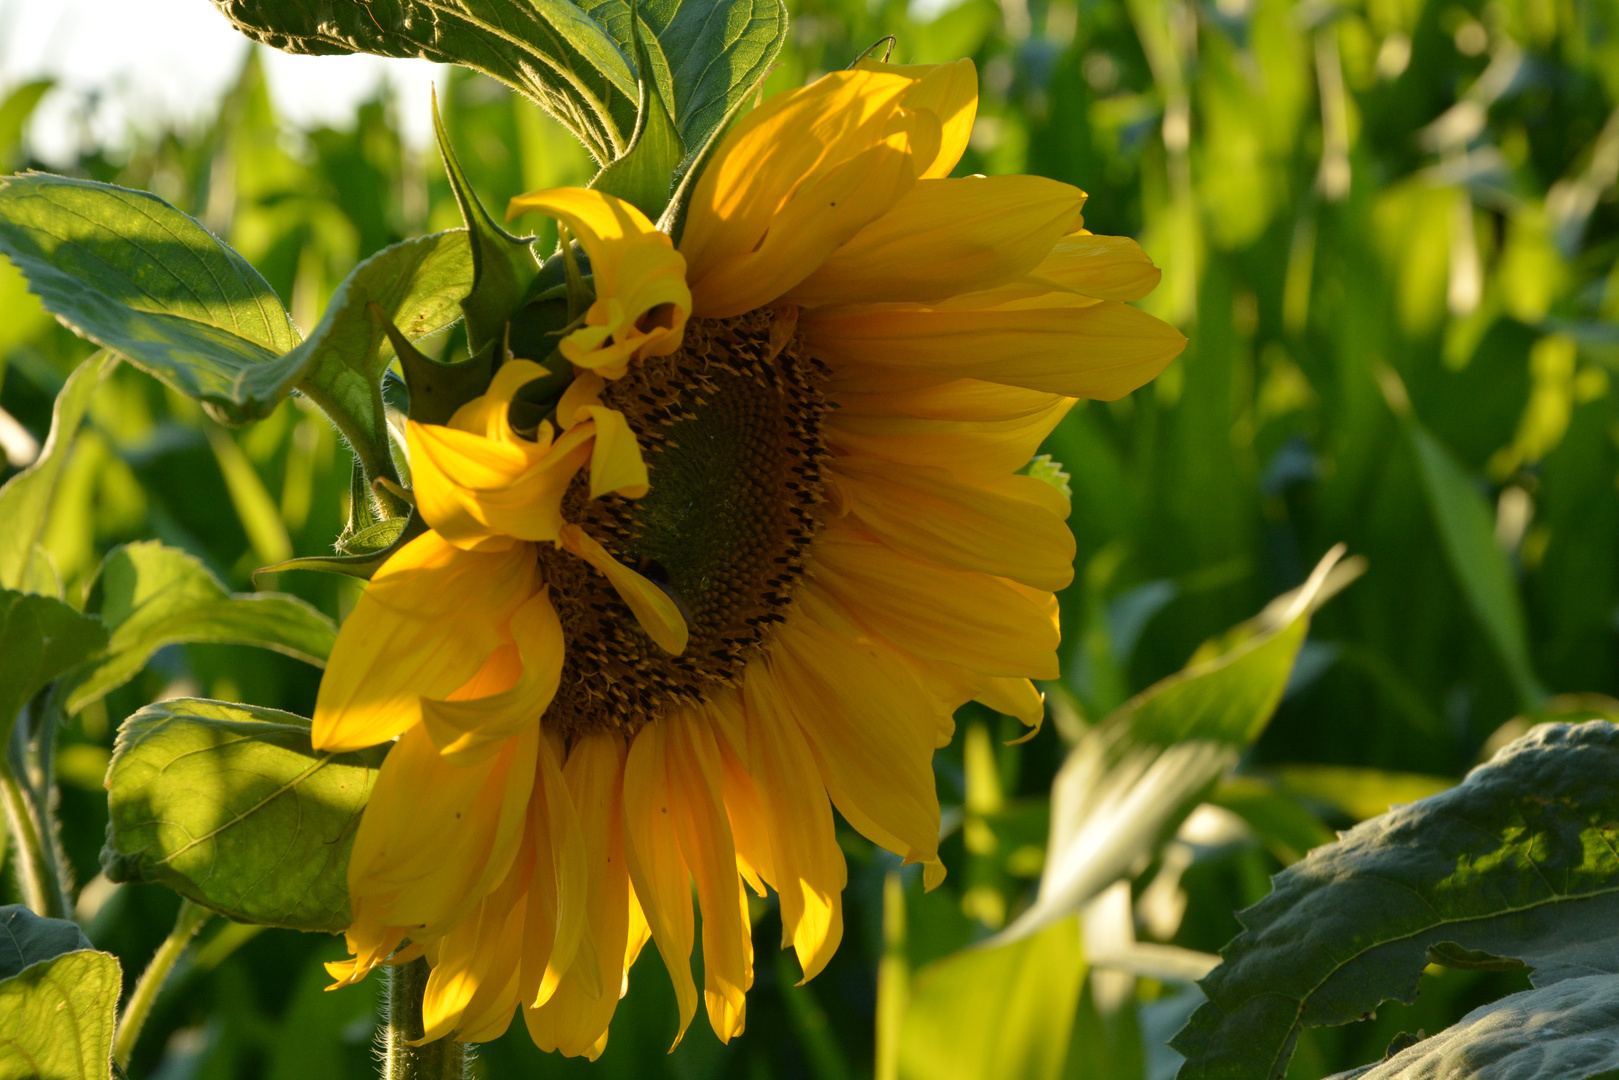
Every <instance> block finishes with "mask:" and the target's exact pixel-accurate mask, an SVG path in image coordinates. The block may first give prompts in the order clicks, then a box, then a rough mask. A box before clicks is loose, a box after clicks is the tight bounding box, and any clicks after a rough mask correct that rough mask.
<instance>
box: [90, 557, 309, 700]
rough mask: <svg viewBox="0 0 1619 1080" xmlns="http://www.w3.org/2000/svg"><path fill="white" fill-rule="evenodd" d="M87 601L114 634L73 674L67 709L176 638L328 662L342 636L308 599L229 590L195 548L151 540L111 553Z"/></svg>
mask: <svg viewBox="0 0 1619 1080" xmlns="http://www.w3.org/2000/svg"><path fill="white" fill-rule="evenodd" d="M88 606H89V609H90V611H92V612H94V613H95V614H96V615H99V616H100V618H101V621H102V623H103V624H105V626H106V628H107V629H106V633H108V634H110V635H111V637H110V639H108V640H107V650H106V654H105V655H104V656H102V657H101V658H100V659H99V660H98V662H97V663H96V664H95V665H94V666H93V667H90V668H88V669H87V670H86V671H85V672H84V673H83V675H82V676H80V677H79V678H77V679H76V680H75V681H74V686H73V689H72V691H71V693H70V695H69V697H68V702H67V708H68V711H69V712H78V711H79V710H80V709H82V708H84V707H85V706H86V705H88V704H90V703H91V702H93V701H99V700H100V699H101V698H102V697H103V696H105V695H106V694H107V692H108V691H110V690H112V689H114V688H115V687H119V686H122V685H123V684H124V683H126V682H128V681H129V680H130V679H131V678H133V677H134V676H135V675H136V674H137V673H138V672H139V671H140V670H141V668H143V667H145V666H146V662H147V660H149V659H151V656H152V654H153V653H155V652H156V651H157V650H158V649H161V648H163V647H164V646H166V645H172V644H175V643H177V642H182V641H209V642H220V643H228V644H234V645H258V646H260V647H262V648H266V649H273V650H275V651H276V652H279V653H284V654H285V655H287V656H292V657H295V658H297V659H299V660H303V661H305V662H307V663H311V664H316V665H318V666H321V667H324V666H325V663H326V656H327V654H328V653H330V652H331V651H332V643H333V642H334V641H335V640H336V639H337V627H336V626H335V625H334V624H333V623H332V620H331V619H329V618H327V617H326V616H325V615H323V614H321V613H320V612H319V611H317V610H316V609H315V608H313V607H311V606H310V605H309V604H308V603H307V602H305V601H303V600H300V599H298V598H297V597H295V596H285V595H278V594H275V593H253V594H242V593H238V594H235V595H232V594H231V593H229V592H227V591H226V590H225V587H224V586H223V585H221V584H220V583H219V579H218V578H216V577H214V575H213V574H211V573H209V571H208V568H207V567H205V566H203V565H202V563H200V562H198V561H197V559H196V558H195V557H194V556H191V555H188V554H186V553H185V552H183V551H180V550H178V549H176V548H171V547H165V546H164V545H162V544H159V543H156V542H154V541H148V542H145V543H138V544H127V545H125V546H123V547H120V548H116V549H114V550H113V551H112V552H111V553H109V554H108V555H107V558H106V559H105V561H103V563H102V564H101V574H100V577H99V578H98V579H97V581H96V585H95V588H94V590H93V591H92V592H91V594H90V603H89V605H88Z"/></svg>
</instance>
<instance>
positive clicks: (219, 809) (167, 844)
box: [101, 698, 388, 932]
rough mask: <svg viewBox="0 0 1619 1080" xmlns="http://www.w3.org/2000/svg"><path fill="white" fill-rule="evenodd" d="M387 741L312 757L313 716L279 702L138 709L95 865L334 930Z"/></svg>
mask: <svg viewBox="0 0 1619 1080" xmlns="http://www.w3.org/2000/svg"><path fill="white" fill-rule="evenodd" d="M387 749H388V748H387V747H386V746H378V747H372V748H370V749H366V750H359V751H355V752H353V753H346V754H330V753H323V752H317V751H315V750H313V749H311V747H310V742H309V721H308V720H305V719H304V718H302V717H299V716H294V715H292V714H291V713H284V712H279V711H277V710H275V709H263V708H258V707H256V706H252V705H232V704H227V703H225V702H222V701H204V700H200V699H191V698H177V699H174V700H171V701H165V702H160V703H158V704H156V705H148V706H147V707H146V708H144V709H142V710H141V711H140V712H137V713H136V714H135V715H134V716H131V717H130V718H129V719H128V720H126V721H124V724H123V726H122V727H121V728H120V729H119V732H118V744H117V747H116V749H115V750H114V752H113V759H112V767H111V769H110V770H109V771H108V774H107V790H108V808H109V810H110V813H111V822H110V823H109V825H108V827H107V844H106V847H104V848H103V849H102V852H101V865H102V869H103V870H104V871H105V873H106V874H107V876H108V877H109V878H111V879H113V880H114V881H158V882H162V883H163V884H165V885H167V886H169V887H170V888H172V889H174V890H175V891H176V892H178V893H180V894H181V895H182V896H186V897H189V898H191V899H192V900H195V901H196V902H197V903H199V904H202V905H204V906H206V907H209V908H211V909H213V910H214V911H217V912H219V913H220V914H222V915H224V916H226V917H227V918H230V919H233V920H235V921H236V922H245V923H266V924H268V925H271V926H285V927H291V928H293V929H296V930H325V931H328V932H336V931H339V930H342V929H344V928H345V927H346V926H347V925H348V924H349V922H350V918H351V916H350V913H349V900H348V882H347V879H346V871H347V868H348V858H349V849H350V848H351V847H352V846H353V844H354V829H355V827H356V826H357V825H358V824H359V820H360V813H361V811H362V810H364V809H365V802H366V799H367V798H368V797H369V796H370V793H371V787H372V785H373V784H374V783H375V781H376V773H377V768H378V767H379V766H380V765H381V763H382V758H383V755H384V754H385V753H386V752H387Z"/></svg>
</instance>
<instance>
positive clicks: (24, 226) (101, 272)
mask: <svg viewBox="0 0 1619 1080" xmlns="http://www.w3.org/2000/svg"><path fill="white" fill-rule="evenodd" d="M0 252H4V253H5V254H6V255H9V256H10V257H11V259H12V261H13V262H15V263H16V264H17V267H18V268H19V269H20V270H22V272H23V274H24V275H26V276H27V278H28V283H29V287H30V288H31V289H32V290H33V292H34V293H35V294H36V295H38V296H39V297H40V299H41V300H42V301H44V303H45V306H46V307H47V308H49V309H50V310H51V311H52V312H53V313H55V315H56V316H57V317H58V318H60V319H62V320H63V321H64V322H66V323H67V324H68V325H69V326H71V327H72V328H73V329H74V330H76V331H77V332H79V333H80V334H83V335H84V336H85V337H88V338H90V339H91V340H92V341H95V342H97V343H98V344H101V345H104V346H106V347H107V348H110V349H116V350H117V351H118V352H120V353H122V354H123V355H124V356H126V357H128V358H129V359H130V360H131V361H132V362H133V363H134V364H136V366H138V367H140V368H142V369H143V370H146V371H148V372H150V373H152V374H153V375H155V376H157V377H158V378H160V379H162V380H163V381H164V382H167V383H168V384H169V385H171V386H173V387H174V388H175V389H176V390H179V391H180V392H182V393H184V394H188V395H190V396H191V397H194V398H198V399H200V400H202V401H204V402H206V403H208V404H210V405H212V406H214V407H215V408H216V409H218V410H219V411H220V412H221V413H222V414H223V415H224V416H225V417H227V418H229V419H231V420H233V421H237V422H240V421H245V420H251V419H255V418H257V417H260V416H263V415H264V414H265V413H267V412H268V411H269V410H270V409H271V408H273V407H274V406H275V404H276V402H277V401H279V400H280V396H279V395H276V396H273V397H268V398H267V397H265V396H263V394H262V392H261V391H260V388H259V386H258V385H257V384H258V383H259V382H260V381H261V379H254V375H255V374H256V373H257V372H258V369H261V368H263V367H264V366H265V365H267V364H270V363H271V362H272V361H274V360H275V359H276V358H277V357H278V356H280V355H281V354H282V353H285V352H287V351H288V350H289V349H291V348H292V347H293V346H294V345H296V344H297V342H298V335H297V331H296V330H295V329H294V328H293V325H292V320H291V319H290V318H289V317H288V316H287V312H286V309H285V308H283V307H282V306H281V301H280V300H279V299H277V297H276V295H275V292H274V290H272V289H271V288H270V285H269V283H268V282H266V281H265V280H264V278H263V277H262V276H260V274H259V272H258V271H257V270H255V269H253V267H252V266H250V265H248V263H247V260H245V259H243V258H242V257H241V256H240V255H238V254H236V253H235V252H234V251H232V250H231V249H230V248H228V247H226V246H225V245H224V244H222V243H220V242H219V241H218V240H217V239H215V237H214V235H213V234H212V233H210V232H209V231H208V230H207V229H205V228H203V227H202V225H200V224H199V223H198V222H197V221H196V220H195V219H193V218H191V217H189V216H188V215H186V214H183V213H181V212H180V211H178V210H176V209H175V208H174V207H172V206H170V205H169V204H168V203H166V202H164V201H163V200H162V199H159V198H158V197H157V196H155V195H149V194H147V193H145V192H141V191H130V190H128V189H127V188H120V187H114V186H113V185H111V184H100V183H96V182H94V181H90V180H75V179H70V178H68V177H64V176H51V175H49V174H46V173H29V174H26V175H23V176H17V177H12V178H10V179H8V180H7V181H6V183H5V185H4V186H3V187H0ZM249 380H251V381H252V383H253V384H254V385H251V386H250V385H249Z"/></svg>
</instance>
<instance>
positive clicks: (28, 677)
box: [0, 589, 107, 746]
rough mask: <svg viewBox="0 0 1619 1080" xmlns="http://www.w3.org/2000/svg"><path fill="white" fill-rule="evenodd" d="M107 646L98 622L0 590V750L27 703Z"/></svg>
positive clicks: (45, 600)
mask: <svg viewBox="0 0 1619 1080" xmlns="http://www.w3.org/2000/svg"><path fill="white" fill-rule="evenodd" d="M106 644H107V628H106V627H105V626H103V625H102V623H101V621H100V620H98V619H96V618H94V617H92V616H88V615H82V614H80V613H79V612H77V611H74V610H73V609H72V608H70V607H68V606H67V605H66V604H64V603H62V602H61V601H60V600H57V599H54V598H53V597H49V596H32V595H27V594H24V593H19V592H13V591H12V590H10V589H0V746H5V745H8V744H9V741H10V736H11V726H12V723H13V722H14V721H15V719H16V716H17V711H18V710H19V709H21V708H22V707H23V706H24V705H25V704H27V703H28V700H29V699H30V698H32V697H33V696H34V695H35V694H37V693H39V691H41V690H43V689H44V688H45V687H47V686H49V685H50V684H51V683H52V682H53V681H54V680H55V679H56V678H57V677H58V676H60V675H62V674H64V673H65V672H67V671H70V670H71V669H73V668H75V667H77V666H78V665H79V664H81V663H83V662H84V661H85V660H88V659H89V658H90V657H92V656H94V655H96V654H97V653H99V652H100V651H101V650H102V649H103V648H104V647H105V646H106Z"/></svg>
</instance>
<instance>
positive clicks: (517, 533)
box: [406, 420, 595, 550]
mask: <svg viewBox="0 0 1619 1080" xmlns="http://www.w3.org/2000/svg"><path fill="white" fill-rule="evenodd" d="M547 434H548V433H547ZM594 434H595V429H594V428H592V427H589V426H584V425H581V426H579V427H575V428H573V429H572V430H570V431H567V432H564V433H563V434H562V436H561V437H559V438H557V439H556V440H555V441H549V440H547V442H546V443H532V444H528V445H526V446H525V445H515V444H512V443H504V442H500V441H497V440H495V439H491V438H488V437H486V436H483V435H474V434H472V433H471V432H467V431H461V430H459V429H457V428H453V427H441V426H439V425H437V424H419V423H417V422H416V421H414V420H412V421H410V423H409V425H408V426H407V428H406V438H407V440H408V442H409V445H410V461H411V472H412V478H413V479H414V481H415V485H416V508H417V509H418V510H419V511H420V512H421V515H422V519H423V520H424V521H426V522H427V523H428V525H430V526H432V528H433V531H434V532H436V533H438V534H439V535H440V536H442V537H444V539H446V540H448V541H449V542H450V543H452V544H455V545H456V546H457V547H463V548H467V549H468V550H478V549H488V548H490V547H493V546H498V545H499V544H500V543H502V542H509V541H507V540H506V538H508V537H515V538H517V539H519V540H555V539H556V537H557V530H558V529H560V528H561V526H562V496H563V495H564V494H565V493H566V492H567V490H568V485H569V484H570V483H572V482H573V477H574V474H575V473H577V472H578V471H579V469H580V468H581V467H583V465H584V464H585V462H587V461H589V460H590V455H591V437H592V436H593V435H594Z"/></svg>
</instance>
